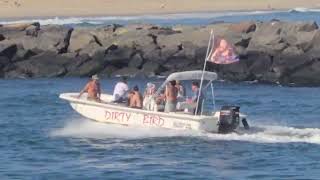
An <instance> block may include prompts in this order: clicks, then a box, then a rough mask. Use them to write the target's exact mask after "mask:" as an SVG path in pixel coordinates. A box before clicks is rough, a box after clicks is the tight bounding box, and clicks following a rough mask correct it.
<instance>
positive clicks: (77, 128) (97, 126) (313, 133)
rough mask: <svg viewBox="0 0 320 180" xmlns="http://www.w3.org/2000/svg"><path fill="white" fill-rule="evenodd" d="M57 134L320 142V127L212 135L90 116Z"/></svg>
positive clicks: (257, 128) (266, 128)
mask: <svg viewBox="0 0 320 180" xmlns="http://www.w3.org/2000/svg"><path fill="white" fill-rule="evenodd" d="M50 135H51V136H54V137H72V138H94V139H109V138H112V139H144V138H155V137H195V138H201V139H206V140H214V141H217V140H218V141H244V142H253V143H311V144H320V128H294V127H286V126H265V125H261V126H259V125H257V126H254V127H251V130H250V131H248V132H244V133H231V134H211V133H202V132H194V131H175V130H168V129H160V128H141V127H125V126H121V125H113V124H103V123H98V122H93V121H90V120H87V119H81V120H79V119H77V120H72V121H69V122H68V123H67V124H66V125H65V126H64V127H62V128H60V129H56V130H54V131H53V132H51V134H50Z"/></svg>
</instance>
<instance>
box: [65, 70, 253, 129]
mask: <svg viewBox="0 0 320 180" xmlns="http://www.w3.org/2000/svg"><path fill="white" fill-rule="evenodd" d="M216 79H217V74H216V73H214V72H207V71H186V72H177V73H173V74H171V75H170V76H168V77H167V79H166V80H165V81H164V83H163V84H162V85H161V86H160V87H159V88H158V91H157V93H156V94H155V95H154V96H152V97H151V98H150V101H148V103H147V104H146V106H145V107H144V108H143V109H133V108H129V107H127V106H126V104H121V103H113V102H112V95H109V94H102V95H101V100H102V102H103V103H99V102H95V101H89V100H87V99H86V97H85V96H84V97H82V98H78V97H77V96H78V94H79V93H63V94H61V95H60V98H61V99H64V100H67V101H68V102H69V103H70V104H71V106H72V108H73V109H74V110H75V111H77V112H78V113H79V114H81V115H82V116H84V117H86V118H89V119H91V120H95V121H98V122H102V123H114V124H121V125H126V126H140V127H147V128H149V127H158V128H168V129H175V130H195V131H205V132H211V133H230V132H234V131H238V130H239V128H240V126H242V125H243V126H244V129H248V128H249V126H248V123H247V121H246V116H245V115H243V114H240V113H239V109H240V107H238V106H222V108H221V110H219V111H216V110H215V108H214V107H215V106H214V105H215V104H214V103H215V102H214V89H213V85H212V82H213V81H214V80H216ZM171 80H179V81H185V80H187V81H188V80H201V81H203V82H206V84H204V85H203V88H202V92H207V94H209V93H208V92H211V93H210V94H211V98H209V97H208V98H206V97H207V96H205V98H203V99H204V100H203V102H198V103H202V105H201V106H198V107H201V111H200V112H201V113H200V114H199V113H198V114H196V113H194V112H195V111H190V110H188V109H182V110H180V111H177V112H170V113H166V112H159V111H158V108H157V107H156V104H154V106H150V104H152V103H155V101H154V98H155V97H156V96H157V94H158V93H159V92H160V90H161V89H163V88H165V86H166V84H167V83H168V82H169V81H171ZM201 84H202V83H201ZM210 88H211V91H209V90H210ZM200 89H201V88H200ZM209 100H211V103H212V105H211V106H206V105H205V104H206V103H208V101H209ZM181 103H183V102H181ZM150 107H152V108H150ZM207 107H209V108H207ZM197 112H199V111H197ZM241 124H242V125H241Z"/></svg>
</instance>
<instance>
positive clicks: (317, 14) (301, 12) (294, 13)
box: [0, 8, 320, 27]
mask: <svg viewBox="0 0 320 180" xmlns="http://www.w3.org/2000/svg"><path fill="white" fill-rule="evenodd" d="M272 19H279V20H282V21H316V22H317V23H319V22H320V9H307V8H295V9H291V10H273V11H228V12H201V13H194V12H190V13H177V14H145V15H136V16H99V17H94V16H93V17H50V18H41V17H35V18H28V19H3V18H0V24H7V23H25V22H40V24H42V25H47V24H58V25H68V26H93V27H94V26H103V25H108V24H114V23H115V24H122V25H126V24H136V23H147V24H157V25H163V26H172V25H177V24H181V25H207V24H212V23H217V22H240V21H252V20H253V21H270V20H272Z"/></svg>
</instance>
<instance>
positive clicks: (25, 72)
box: [5, 52, 71, 78]
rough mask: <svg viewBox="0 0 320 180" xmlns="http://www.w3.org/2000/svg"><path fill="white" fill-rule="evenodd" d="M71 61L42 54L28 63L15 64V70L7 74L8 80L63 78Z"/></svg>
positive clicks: (48, 53) (54, 55)
mask: <svg viewBox="0 0 320 180" xmlns="http://www.w3.org/2000/svg"><path fill="white" fill-rule="evenodd" d="M70 61H71V60H70V59H68V58H66V57H63V56H60V55H57V54H55V53H52V52H46V53H42V54H39V55H36V56H33V57H31V58H30V59H29V60H28V61H21V62H17V63H15V64H14V66H15V69H14V70H12V71H9V72H6V74H5V76H6V77H7V78H19V77H32V78H37V77H48V78H50V77H61V76H64V75H65V74H66V72H67V71H66V68H65V65H66V64H68V63H70Z"/></svg>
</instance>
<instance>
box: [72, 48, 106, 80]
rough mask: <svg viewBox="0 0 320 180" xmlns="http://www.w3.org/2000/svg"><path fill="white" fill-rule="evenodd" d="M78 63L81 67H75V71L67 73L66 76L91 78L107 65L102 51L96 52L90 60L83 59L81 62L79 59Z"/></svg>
mask: <svg viewBox="0 0 320 180" xmlns="http://www.w3.org/2000/svg"><path fill="white" fill-rule="evenodd" d="M87 58H88V57H87ZM78 61H80V63H81V65H79V66H77V68H76V70H75V71H71V72H69V73H68V74H67V76H81V77H83V76H91V75H93V74H98V73H99V72H100V71H102V70H103V69H104V68H105V67H106V66H107V65H108V61H107V59H106V57H105V54H104V51H99V52H97V53H96V54H95V55H94V56H93V57H92V58H90V59H86V57H83V59H82V60H81V59H80V60H78Z"/></svg>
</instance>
